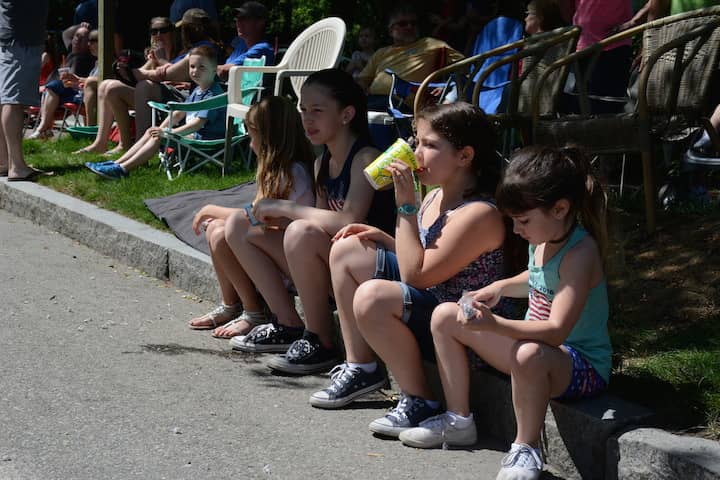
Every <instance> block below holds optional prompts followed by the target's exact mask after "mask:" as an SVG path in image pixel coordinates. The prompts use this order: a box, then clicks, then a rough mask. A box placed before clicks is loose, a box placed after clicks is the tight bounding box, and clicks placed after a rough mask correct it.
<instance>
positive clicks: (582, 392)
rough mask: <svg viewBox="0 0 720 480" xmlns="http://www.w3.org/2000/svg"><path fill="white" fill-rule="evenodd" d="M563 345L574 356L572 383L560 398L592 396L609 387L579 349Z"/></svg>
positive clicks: (573, 398)
mask: <svg viewBox="0 0 720 480" xmlns="http://www.w3.org/2000/svg"><path fill="white" fill-rule="evenodd" d="M563 346H564V347H565V348H566V349H567V351H568V352H569V353H570V357H571V358H572V377H571V378H570V385H568V387H567V389H566V390H565V392H563V394H562V395H560V396H559V397H556V398H557V399H558V400H577V399H580V398H585V397H592V396H595V395H597V394H598V393H600V392H602V391H603V390H605V388H607V384H606V383H605V380H604V379H603V378H602V377H601V376H600V374H599V373H598V372H597V370H595V367H593V366H592V365H591V364H590V362H588V361H587V360H586V359H585V358H584V357H583V356H582V355H581V354H580V352H578V351H577V350H575V349H574V348H573V347H571V346H570V345H565V344H563Z"/></svg>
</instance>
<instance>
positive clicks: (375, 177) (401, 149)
mask: <svg viewBox="0 0 720 480" xmlns="http://www.w3.org/2000/svg"><path fill="white" fill-rule="evenodd" d="M393 162H402V163H404V164H406V165H407V166H408V167H410V169H411V170H413V171H415V170H419V169H418V163H417V159H416V158H415V153H414V152H413V150H412V148H410V145H408V144H407V142H406V141H405V140H403V139H402V138H398V139H397V140H396V141H395V143H393V144H392V145H390V147H388V149H387V150H385V151H384V152H383V153H381V154H380V155H379V156H378V157H377V158H376V159H375V160H373V161H372V163H370V165H368V166H367V167H365V170H364V173H365V176H366V177H367V179H368V181H369V182H370V185H372V186H373V188H374V189H375V190H380V189H381V188H383V187H385V186H387V185H390V184H391V183H393V178H392V174H391V173H390V171H389V170H388V168H387V167H388V165H390V164H391V163H393Z"/></svg>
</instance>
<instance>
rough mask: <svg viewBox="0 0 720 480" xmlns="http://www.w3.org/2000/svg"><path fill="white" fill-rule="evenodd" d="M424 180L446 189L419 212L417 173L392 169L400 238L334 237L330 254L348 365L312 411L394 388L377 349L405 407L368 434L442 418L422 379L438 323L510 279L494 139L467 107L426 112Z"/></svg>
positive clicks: (371, 233)
mask: <svg viewBox="0 0 720 480" xmlns="http://www.w3.org/2000/svg"><path fill="white" fill-rule="evenodd" d="M415 121H416V126H417V145H418V146H417V149H416V151H415V153H416V156H417V161H418V164H419V166H420V170H419V173H418V178H419V180H420V182H421V183H423V184H424V185H438V186H439V188H437V189H436V190H433V191H432V192H430V193H429V194H428V195H427V197H426V198H425V201H424V202H423V203H422V205H421V206H420V207H419V208H418V205H417V204H416V199H415V189H414V182H413V172H412V171H411V169H410V168H409V167H408V166H407V165H405V164H404V163H400V162H394V163H392V164H391V166H390V167H389V170H390V172H391V173H392V177H393V182H394V185H395V202H396V205H397V212H398V215H397V224H396V230H395V238H393V237H391V236H390V235H388V234H386V233H383V232H381V231H379V230H378V229H376V228H372V227H369V226H367V225H358V224H355V225H349V226H348V227H346V228H344V229H343V230H341V231H340V232H338V233H337V235H335V237H334V240H335V244H334V245H333V248H332V252H331V265H332V280H333V289H334V291H335V294H336V299H337V302H338V312H339V314H340V322H341V325H342V332H343V340H344V342H345V349H346V352H347V362H346V363H344V364H342V365H340V366H338V367H336V370H335V372H334V374H333V375H332V379H331V384H330V386H329V387H328V388H326V389H325V390H322V391H319V392H316V393H314V394H313V395H312V396H311V398H310V404H311V405H313V406H316V407H321V408H337V407H341V406H343V405H346V404H348V403H350V402H351V401H353V400H354V399H356V398H358V397H359V396H362V395H364V394H367V393H369V392H371V391H373V390H377V389H379V388H380V387H381V386H382V385H383V384H384V383H385V381H386V378H385V375H384V373H383V372H382V371H381V370H380V368H379V367H378V365H377V363H376V362H375V358H374V354H373V350H374V351H375V352H376V353H377V354H378V356H380V357H381V358H382V359H383V360H384V361H385V363H386V365H387V367H388V368H389V369H390V371H391V372H392V374H393V376H394V378H395V379H396V380H397V382H398V384H399V385H400V388H401V390H402V397H401V399H400V402H399V403H398V405H397V406H396V407H395V408H394V409H393V410H392V411H391V412H389V413H388V414H387V415H385V416H384V417H383V418H380V419H377V420H375V421H373V422H372V423H371V424H370V430H371V431H373V432H375V433H379V434H383V435H388V436H394V437H397V436H398V434H399V433H400V432H401V431H403V430H404V429H407V428H410V427H415V426H417V425H418V423H420V422H421V421H423V420H425V419H426V418H428V417H430V416H433V415H435V414H437V413H438V407H439V406H440V405H439V402H437V401H435V400H433V395H432V392H431V391H430V388H429V386H428V383H427V381H426V379H425V375H424V372H423V359H427V360H434V353H433V344H432V337H431V336H430V316H431V314H432V311H433V309H434V308H435V306H436V305H438V304H440V302H447V301H456V300H457V299H458V298H460V296H461V295H462V292H463V290H464V289H468V288H480V287H482V286H485V285H489V284H490V283H492V282H494V281H495V280H498V279H500V278H502V276H503V273H504V270H503V267H504V262H503V250H502V248H501V247H502V246H503V243H504V240H505V224H504V222H503V218H502V215H501V214H500V212H499V211H498V210H497V208H496V207H495V205H494V201H493V193H494V191H495V187H496V186H497V182H498V181H499V171H498V160H497V157H496V156H495V148H494V146H495V133H494V131H493V127H492V125H491V124H490V122H489V121H488V120H487V117H486V116H485V114H484V113H483V112H482V110H480V109H479V108H477V107H475V106H472V105H470V104H467V103H462V102H459V103H454V104H448V105H439V106H433V107H430V108H427V109H425V110H423V111H421V112H420V113H419V114H418V115H417V116H416V120H415Z"/></svg>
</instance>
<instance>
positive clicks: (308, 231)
mask: <svg viewBox="0 0 720 480" xmlns="http://www.w3.org/2000/svg"><path fill="white" fill-rule="evenodd" d="M283 247H284V249H285V258H287V262H288V266H289V268H290V275H291V277H292V280H293V283H294V284H295V288H296V289H297V291H298V295H299V296H300V301H301V302H302V305H303V309H304V310H305V323H306V328H307V329H308V330H309V331H311V332H313V333H315V334H316V335H317V336H318V337H319V338H320V342H321V343H322V344H323V346H324V347H326V348H332V346H333V334H332V324H331V322H330V305H329V302H328V299H329V296H330V268H329V266H328V258H329V256H330V235H328V234H327V233H326V232H325V231H324V230H323V229H321V228H320V227H319V226H317V225H314V224H313V223H311V222H308V221H307V220H295V221H294V222H292V223H291V224H290V226H289V227H288V228H287V230H286V232H285V239H284V242H283Z"/></svg>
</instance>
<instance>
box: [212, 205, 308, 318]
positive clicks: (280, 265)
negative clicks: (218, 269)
mask: <svg viewBox="0 0 720 480" xmlns="http://www.w3.org/2000/svg"><path fill="white" fill-rule="evenodd" d="M231 218H232V221H233V227H237V228H236V230H233V231H228V232H227V234H226V238H227V240H228V243H229V244H230V248H232V250H233V252H234V253H235V256H236V257H237V259H238V260H239V261H240V265H241V268H242V269H243V270H244V271H245V272H246V274H247V275H249V277H250V278H251V279H252V281H253V283H254V284H255V287H257V290H258V291H259V292H260V293H261V294H262V296H263V298H264V299H265V302H266V303H267V305H268V307H269V308H270V311H271V312H272V313H273V314H274V315H275V316H276V317H277V320H278V323H280V324H282V325H285V326H287V327H302V326H303V323H302V320H301V319H300V317H299V316H298V313H297V311H296V310H295V305H294V304H293V302H292V301H291V299H290V296H289V295H288V291H287V288H286V287H285V283H284V282H283V278H282V275H285V276H287V277H289V276H290V273H289V269H288V264H287V260H286V259H285V252H284V250H283V236H284V234H285V233H284V232H283V231H280V230H271V229H262V228H258V227H251V226H250V224H249V223H248V221H247V218H246V217H245V215H244V214H243V213H237V214H234V215H233V216H232V217H231Z"/></svg>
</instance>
